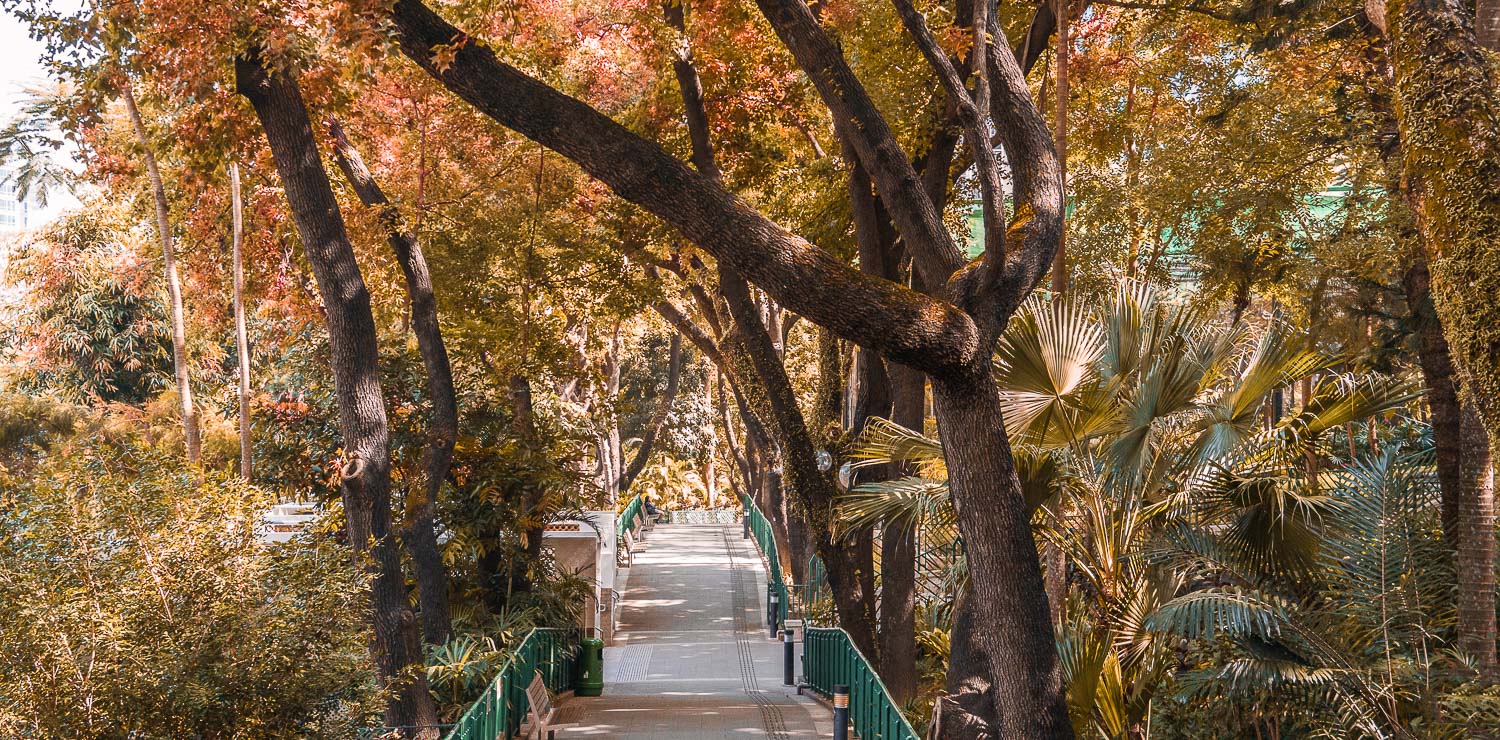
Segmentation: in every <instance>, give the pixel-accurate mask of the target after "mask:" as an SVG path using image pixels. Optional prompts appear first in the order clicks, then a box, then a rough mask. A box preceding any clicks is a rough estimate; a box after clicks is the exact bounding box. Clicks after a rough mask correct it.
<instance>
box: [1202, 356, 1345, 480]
mask: <svg viewBox="0 0 1500 740" xmlns="http://www.w3.org/2000/svg"><path fill="white" fill-rule="evenodd" d="M1332 362H1333V358H1331V357H1329V356H1327V355H1323V354H1320V353H1317V352H1313V351H1311V350H1309V349H1306V348H1305V347H1303V346H1302V344H1301V343H1300V342H1297V341H1293V340H1292V338H1291V337H1290V336H1289V335H1288V333H1287V331H1286V329H1285V328H1284V327H1273V328H1272V329H1270V330H1269V331H1267V332H1266V333H1265V334H1263V335H1262V336H1261V338H1260V341H1259V342H1258V343H1257V344H1256V347H1255V351H1254V352H1252V353H1251V355H1250V357H1249V358H1248V359H1247V360H1246V361H1245V364H1244V366H1243V367H1242V368H1241V369H1240V371H1239V372H1237V373H1234V374H1233V377H1232V378H1231V385H1230V388H1229V390H1228V391H1226V392H1225V393H1224V394H1223V395H1222V396H1220V397H1219V398H1218V399H1217V400H1216V401H1215V402H1214V403H1212V404H1211V405H1210V406H1209V407H1208V412H1207V414H1206V415H1205V416H1204V417H1203V420H1202V421H1201V422H1200V423H1201V426H1202V432H1201V433H1200V435H1199V437H1198V440H1197V442H1196V443H1195V444H1194V456H1195V457H1196V458H1197V459H1199V460H1211V459H1215V458H1218V457H1222V456H1224V455H1226V454H1228V453H1229V452H1230V451H1231V450H1233V449H1234V448H1235V447H1236V446H1238V445H1239V444H1241V443H1242V442H1244V441H1245V440H1247V439H1249V438H1250V437H1251V436H1252V435H1253V434H1254V431H1255V422H1256V417H1257V415H1258V412H1259V411H1260V408H1261V405H1262V404H1263V403H1264V402H1265V399H1266V398H1267V397H1268V396H1269V395H1270V394H1271V392H1272V391H1274V390H1276V389H1277V388H1282V387H1285V386H1287V385H1290V384H1292V383H1294V382H1296V381H1298V380H1301V379H1302V378H1305V377H1307V376H1308V375H1311V374H1312V373H1314V372H1317V371H1318V370H1322V369H1324V368H1326V367H1328V366H1329V365H1330V364H1332Z"/></svg>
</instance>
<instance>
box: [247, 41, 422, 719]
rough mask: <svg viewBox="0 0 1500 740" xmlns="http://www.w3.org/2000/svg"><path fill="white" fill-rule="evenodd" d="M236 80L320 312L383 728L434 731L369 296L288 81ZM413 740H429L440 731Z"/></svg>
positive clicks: (254, 72)
mask: <svg viewBox="0 0 1500 740" xmlns="http://www.w3.org/2000/svg"><path fill="white" fill-rule="evenodd" d="M235 76H236V82H237V87H238V90H239V93H240V94H241V95H243V96H245V97H246V98H247V99H248V100H249V101H250V103H251V105H253V106H254V107H255V113H256V115H257V117H259V119H260V122H261V126H262V127H263V128H264V129H265V132H266V139H267V141H268V142H269V143H270V146H271V155H272V157H273V158H274V160H275V162H276V169H277V172H278V173H280V175H281V181H282V186H283V187H284V188H285V190H286V197H287V203H288V205H289V207H290V209H291V212H292V217H293V221H294V222H295V223H296V226H297V233H298V235H299V236H300V237H301V239H302V246H303V250H304V251H305V252H306V254H307V260H308V263H309V264H310V265H311V267H312V271H313V277H314V278H315V279H316V280H317V284H318V292H319V293H320V294H321V295H322V298H323V303H324V307H325V309H326V313H325V317H326V322H327V327H328V341H329V348H330V350H331V354H332V360H331V365H332V370H333V380H334V392H335V396H336V398H337V401H338V410H339V430H340V432H341V434H342V436H343V447H344V450H345V455H346V456H347V460H348V462H347V463H346V467H345V472H344V481H343V498H344V515H345V519H346V524H345V526H346V528H347V531H348V535H349V542H350V544H351V546H352V547H353V548H354V550H355V552H356V553H359V554H360V555H361V556H362V557H367V558H368V561H367V562H368V567H369V568H370V569H371V571H372V575H373V576H374V577H373V580H372V583H371V588H370V600H371V620H372V622H373V624H374V630H373V632H374V637H373V640H372V643H371V652H372V653H373V654H374V658H375V663H376V666H377V668H378V673H379V676H380V678H381V681H382V683H383V684H384V685H385V686H386V687H387V688H388V689H389V690H390V691H391V693H390V695H389V699H388V700H387V704H386V711H385V721H386V724H388V725H391V726H409V725H431V726H435V725H436V724H437V712H436V709H435V708H434V705H433V701H432V695H431V694H430V693H428V689H427V677H426V674H425V672H424V671H423V659H422V651H421V644H420V640H419V636H418V633H417V624H416V618H415V615H413V614H412V612H411V609H410V608H409V607H408V606H407V603H406V587H405V585H406V584H405V583H404V579H403V578H402V576H401V561H400V556H399V553H398V552H397V548H396V543H395V542H394V541H393V538H392V537H391V536H390V535H391V532H390V517H391V510H390V496H391V462H390V450H389V429H388V426H387V421H386V414H385V405H384V401H383V396H382V395H381V387H380V364H379V363H380V357H379V353H378V351H377V350H376V340H377V335H376V331H375V319H374V316H373V314H372V313H371V311H370V293H369V290H368V289H367V288H366V287H365V282H364V278H363V276H362V275H361V274H360V270H359V263H358V262H357V261H356V259H355V256H354V249H353V248H352V247H351V246H350V243H349V236H348V234H347V233H346V232H345V229H344V220H343V216H342V215H341V214H340V213H339V206H338V201H337V200H336V199H335V198H334V195H333V187H332V186H331V185H330V183H329V180H328V173H327V172H326V171H325V170H324V169H323V162H322V159H321V158H320V157H319V155H318V148H317V143H316V141H317V140H316V138H315V136H314V134H313V128H312V122H311V120H310V119H309V118H308V114H307V108H306V106H305V105H304V104H303V101H302V93H301V91H300V90H299V89H298V88H297V84H296V82H295V80H293V79H292V78H291V77H289V76H288V75H287V74H286V73H285V72H281V71H274V72H268V71H267V70H266V69H265V68H264V67H263V66H262V62H261V59H260V56H259V54H257V53H256V52H254V51H251V52H248V53H247V55H246V56H242V57H240V58H239V59H236V60H235ZM419 735H420V736H427V735H431V736H435V735H436V731H435V730H433V731H427V732H423V733H419Z"/></svg>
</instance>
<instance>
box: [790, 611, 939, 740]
mask: <svg viewBox="0 0 1500 740" xmlns="http://www.w3.org/2000/svg"><path fill="white" fill-rule="evenodd" d="M806 635H807V636H806V641H805V642H804V643H803V647H802V670H803V672H804V673H806V674H807V676H806V678H807V683H808V685H810V686H811V687H812V689H813V690H814V691H816V692H818V693H819V694H822V695H823V696H825V697H826V696H831V695H832V694H833V687H834V686H835V685H838V684H843V685H845V686H848V687H849V719H850V721H851V722H852V723H853V725H854V732H855V734H857V735H859V737H860V740H918V738H919V736H918V735H917V733H916V731H915V730H913V729H912V728H911V723H909V722H907V721H906V717H905V716H904V715H902V714H901V710H900V708H898V707H897V706H896V702H895V700H894V699H892V698H891V694H890V692H888V691H886V690H885V684H883V683H881V682H880V677H879V676H877V675H875V670H874V669H873V668H871V667H870V662H869V661H867V660H865V656H864V655H862V654H861V653H860V652H859V649H858V648H856V647H854V643H853V642H852V641H850V639H849V634H848V633H847V632H844V631H843V630H841V629H833V628H826V627H811V628H809V629H808V630H807V632H806Z"/></svg>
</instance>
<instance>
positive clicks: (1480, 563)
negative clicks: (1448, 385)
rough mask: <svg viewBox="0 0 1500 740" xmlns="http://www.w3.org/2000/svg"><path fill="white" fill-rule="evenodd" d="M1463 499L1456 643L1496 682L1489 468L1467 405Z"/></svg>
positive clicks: (1485, 443) (1479, 428) (1499, 668)
mask: <svg viewBox="0 0 1500 740" xmlns="http://www.w3.org/2000/svg"><path fill="white" fill-rule="evenodd" d="M1460 437H1461V440H1462V445H1463V466H1462V483H1463V500H1461V501H1460V502H1459V504H1458V532H1459V540H1458V605H1457V606H1458V647H1459V648H1460V649H1462V650H1463V651H1464V652H1465V653H1468V654H1469V655H1471V656H1473V658H1474V661H1475V663H1476V664H1478V667H1479V677H1480V679H1481V680H1482V681H1484V682H1486V683H1491V682H1495V681H1500V665H1497V663H1496V660H1495V658H1496V656H1495V638H1496V632H1495V469H1494V465H1493V460H1492V459H1491V456H1490V448H1491V445H1490V435H1489V434H1488V433H1487V432H1486V431H1485V429H1484V425H1483V424H1481V423H1480V421H1479V416H1478V414H1476V413H1475V412H1474V409H1473V408H1472V407H1470V405H1469V404H1464V413H1463V422H1462V430H1461V432H1460Z"/></svg>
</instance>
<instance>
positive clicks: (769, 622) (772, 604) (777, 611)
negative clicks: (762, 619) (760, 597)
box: [766, 593, 781, 637]
mask: <svg viewBox="0 0 1500 740" xmlns="http://www.w3.org/2000/svg"><path fill="white" fill-rule="evenodd" d="M766 626H767V627H769V628H770V629H771V637H775V636H776V628H777V627H780V626H781V597H780V596H779V595H777V594H775V593H772V594H771V598H770V600H769V601H767V602H766Z"/></svg>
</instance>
